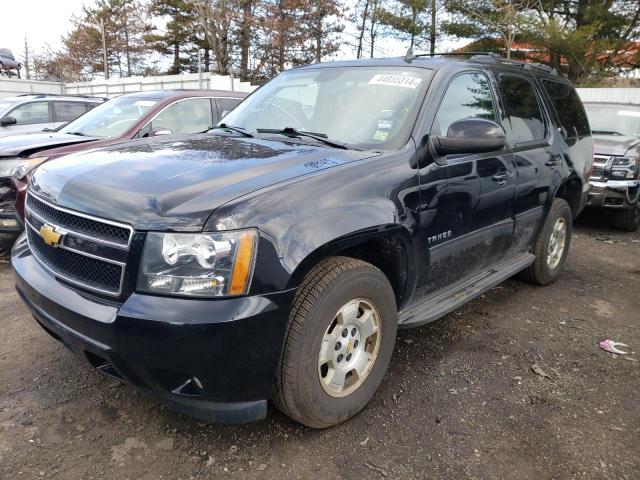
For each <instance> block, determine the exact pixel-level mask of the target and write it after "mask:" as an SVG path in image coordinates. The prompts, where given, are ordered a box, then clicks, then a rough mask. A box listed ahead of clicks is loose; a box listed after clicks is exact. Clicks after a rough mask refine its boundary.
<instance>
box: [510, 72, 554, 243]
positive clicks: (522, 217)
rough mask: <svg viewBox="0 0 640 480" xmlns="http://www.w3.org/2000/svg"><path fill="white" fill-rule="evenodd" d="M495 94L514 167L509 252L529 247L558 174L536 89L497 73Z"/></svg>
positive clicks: (524, 80) (521, 79)
mask: <svg viewBox="0 0 640 480" xmlns="http://www.w3.org/2000/svg"><path fill="white" fill-rule="evenodd" d="M498 92H499V94H500V98H501V99H502V102H503V105H504V111H505V116H506V119H507V122H506V125H507V138H508V140H509V143H510V145H511V146H512V152H513V162H514V163H515V165H516V169H517V176H516V185H515V189H516V201H515V211H514V214H515V221H516V223H515V234H514V243H513V245H512V253H514V254H515V253H518V252H523V251H526V250H528V249H529V248H530V246H531V243H532V242H533V240H534V238H535V235H536V234H537V231H538V229H539V228H540V223H541V221H542V218H543V215H544V208H543V207H544V206H545V205H547V204H548V201H549V199H550V195H552V194H553V192H552V189H551V186H552V184H553V183H554V176H556V175H559V174H558V172H557V167H556V164H557V163H558V162H557V160H558V159H557V157H556V155H555V153H554V150H553V148H552V146H551V144H552V142H551V136H552V135H553V132H552V131H551V129H550V127H549V125H550V124H549V120H548V116H547V115H545V109H544V106H543V104H542V102H541V100H540V95H539V92H538V91H537V87H536V86H535V85H534V84H533V83H532V82H531V81H530V80H528V79H527V78H526V77H523V76H520V75H515V74H501V75H500V76H499V79H498Z"/></svg>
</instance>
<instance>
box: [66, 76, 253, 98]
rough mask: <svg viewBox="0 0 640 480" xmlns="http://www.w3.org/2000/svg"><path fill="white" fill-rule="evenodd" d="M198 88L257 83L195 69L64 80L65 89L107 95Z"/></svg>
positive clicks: (234, 87)
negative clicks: (89, 80)
mask: <svg viewBox="0 0 640 480" xmlns="http://www.w3.org/2000/svg"><path fill="white" fill-rule="evenodd" d="M201 88H202V89H211V90H234V91H238V92H251V91H253V90H254V89H255V88H257V87H255V86H252V85H251V84H249V83H248V82H241V81H240V80H239V79H238V78H233V77H231V76H229V75H213V74H210V73H203V74H202V77H200V76H199V74H197V73H187V74H183V75H162V76H157V77H127V78H112V79H109V80H93V81H91V82H75V83H67V84H65V93H66V94H71V95H91V96H96V97H108V98H111V97H116V96H118V95H123V94H125V93H133V92H145V91H152V90H176V89H201Z"/></svg>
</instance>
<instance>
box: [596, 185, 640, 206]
mask: <svg viewBox="0 0 640 480" xmlns="http://www.w3.org/2000/svg"><path fill="white" fill-rule="evenodd" d="M590 183H591V189H590V191H589V201H588V203H587V206H589V207H596V208H613V209H617V210H625V209H629V208H633V207H634V206H635V205H636V204H632V203H629V201H628V200H629V196H630V197H631V199H633V198H634V197H635V196H636V194H637V193H636V191H637V189H638V188H640V186H639V185H640V182H638V180H609V181H606V182H600V181H594V180H592V181H591V182H590ZM629 189H630V191H631V192H632V193H631V194H628V193H627V192H628V191H629Z"/></svg>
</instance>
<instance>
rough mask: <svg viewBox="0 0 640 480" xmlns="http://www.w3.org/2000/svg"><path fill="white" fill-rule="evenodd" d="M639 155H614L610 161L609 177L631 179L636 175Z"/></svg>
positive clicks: (639, 159) (639, 161) (639, 160)
mask: <svg viewBox="0 0 640 480" xmlns="http://www.w3.org/2000/svg"><path fill="white" fill-rule="evenodd" d="M639 163H640V157H614V158H613V161H612V162H611V173H610V176H611V178H618V179H633V178H637V176H638V164H639Z"/></svg>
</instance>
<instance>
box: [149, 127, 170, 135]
mask: <svg viewBox="0 0 640 480" xmlns="http://www.w3.org/2000/svg"><path fill="white" fill-rule="evenodd" d="M159 135H173V131H172V130H171V129H170V128H162V127H160V128H152V129H151V130H149V133H147V135H146V136H147V137H157V136H159Z"/></svg>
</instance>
